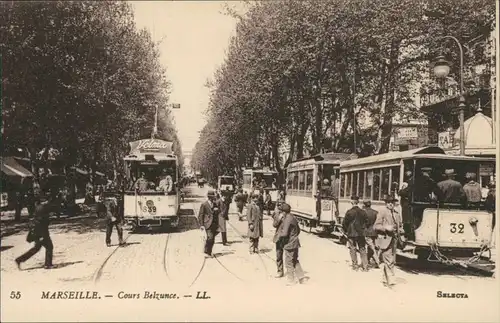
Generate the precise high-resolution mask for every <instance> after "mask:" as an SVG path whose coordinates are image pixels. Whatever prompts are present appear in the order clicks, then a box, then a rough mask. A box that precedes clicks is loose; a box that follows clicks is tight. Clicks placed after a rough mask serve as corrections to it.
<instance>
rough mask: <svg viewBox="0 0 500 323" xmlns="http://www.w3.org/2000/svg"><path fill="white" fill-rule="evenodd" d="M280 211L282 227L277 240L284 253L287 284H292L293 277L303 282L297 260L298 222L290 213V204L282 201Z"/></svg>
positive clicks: (302, 274) (303, 277)
mask: <svg viewBox="0 0 500 323" xmlns="http://www.w3.org/2000/svg"><path fill="white" fill-rule="evenodd" d="M281 211H282V212H283V220H282V221H283V227H282V229H281V231H280V232H279V240H280V243H282V245H283V250H284V253H285V266H286V275H287V284H288V285H294V284H295V278H297V280H298V281H299V283H301V284H303V283H304V282H305V281H306V277H305V276H304V271H303V270H302V266H301V265H300V262H299V248H300V241H299V234H300V228H299V223H298V222H297V219H296V218H295V216H294V215H293V214H291V213H290V212H291V207H290V205H288V204H287V203H283V204H282V205H281Z"/></svg>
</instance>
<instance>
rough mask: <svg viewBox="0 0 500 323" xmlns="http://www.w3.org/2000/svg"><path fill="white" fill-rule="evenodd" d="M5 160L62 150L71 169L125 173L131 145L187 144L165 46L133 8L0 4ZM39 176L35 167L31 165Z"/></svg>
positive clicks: (36, 160) (38, 158)
mask: <svg viewBox="0 0 500 323" xmlns="http://www.w3.org/2000/svg"><path fill="white" fill-rule="evenodd" d="M0 55H1V77H2V89H1V91H2V93H1V96H2V100H1V106H2V153H3V155H4V156H5V155H9V154H13V153H15V152H17V151H19V149H21V150H24V151H25V152H26V155H27V156H29V157H30V158H31V159H32V162H33V164H34V165H35V164H38V165H42V164H45V163H44V161H45V160H46V159H47V158H49V156H48V153H45V154H39V152H40V151H46V152H49V149H45V148H51V150H57V151H58V152H59V154H58V157H57V158H58V159H60V160H62V161H63V163H64V165H65V167H66V169H67V168H68V167H71V166H75V165H76V166H81V167H87V168H89V169H92V170H94V169H95V168H97V169H98V170H100V171H107V172H110V173H111V171H118V172H119V171H120V170H121V168H122V166H123V163H122V161H121V158H122V157H123V156H124V154H125V153H127V152H128V149H129V146H128V142H130V141H134V140H138V139H144V138H149V137H150V136H151V131H152V128H153V125H154V115H155V110H156V108H158V110H159V111H160V112H159V118H158V119H159V125H158V135H157V138H159V139H163V140H168V141H173V142H174V149H175V152H176V153H177V154H178V155H179V156H180V160H182V153H181V147H180V142H179V140H178V137H177V132H176V129H175V127H174V125H173V123H172V119H171V116H170V114H169V110H167V106H168V99H169V82H168V80H167V77H166V70H165V69H164V68H163V67H162V66H161V65H160V60H159V55H160V53H159V50H158V44H156V43H155V42H154V41H153V39H152V38H151V35H150V33H149V32H148V31H146V30H139V29H138V28H137V27H136V25H135V22H134V16H133V10H132V8H131V6H130V4H128V3H126V2H121V1H110V2H107V1H102V2H80V1H75V2H66V1H51V2H21V1H9V2H2V3H0ZM33 169H35V167H33Z"/></svg>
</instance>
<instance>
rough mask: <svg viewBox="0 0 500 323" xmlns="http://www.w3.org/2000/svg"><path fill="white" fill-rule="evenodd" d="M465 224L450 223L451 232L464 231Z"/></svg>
mask: <svg viewBox="0 0 500 323" xmlns="http://www.w3.org/2000/svg"><path fill="white" fill-rule="evenodd" d="M464 228H465V225H464V224H463V223H450V232H451V233H464Z"/></svg>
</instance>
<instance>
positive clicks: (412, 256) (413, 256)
mask: <svg viewBox="0 0 500 323" xmlns="http://www.w3.org/2000/svg"><path fill="white" fill-rule="evenodd" d="M396 255H398V256H400V257H405V258H410V259H417V258H418V256H417V255H416V254H414V253H412V252H408V251H406V249H405V251H401V250H397V251H396Z"/></svg>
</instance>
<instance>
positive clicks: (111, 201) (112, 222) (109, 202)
mask: <svg viewBox="0 0 500 323" xmlns="http://www.w3.org/2000/svg"><path fill="white" fill-rule="evenodd" d="M103 199H104V200H103V202H102V206H103V211H104V212H105V214H106V221H107V223H106V245H107V246H108V247H110V246H111V234H112V233H113V227H116V233H117V234H118V243H119V245H120V246H123V245H124V241H123V227H122V224H123V214H122V212H120V208H119V207H118V201H117V199H116V198H110V197H108V196H104V197H103Z"/></svg>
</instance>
